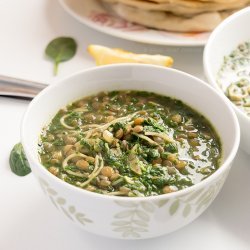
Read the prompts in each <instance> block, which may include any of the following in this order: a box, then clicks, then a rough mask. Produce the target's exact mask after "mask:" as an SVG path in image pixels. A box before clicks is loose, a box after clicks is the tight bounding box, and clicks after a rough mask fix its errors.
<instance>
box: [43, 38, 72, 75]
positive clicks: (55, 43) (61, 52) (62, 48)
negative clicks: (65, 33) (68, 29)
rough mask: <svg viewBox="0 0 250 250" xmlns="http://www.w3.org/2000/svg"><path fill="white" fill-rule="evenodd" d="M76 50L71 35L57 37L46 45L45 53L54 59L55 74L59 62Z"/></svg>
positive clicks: (65, 59) (68, 57)
mask: <svg viewBox="0 0 250 250" xmlns="http://www.w3.org/2000/svg"><path fill="white" fill-rule="evenodd" d="M76 50H77V44H76V42H75V40H74V39H73V38H71V37H58V38H55V39H53V40H52V41H51V42H50V43H49V44H48V45H47V47H46V49H45V54H46V55H47V56H48V57H49V58H50V59H52V60H53V61H54V74H55V75H57V72H58V65H59V63H61V62H65V61H68V60H70V59H71V58H72V57H73V56H74V55H75V53H76Z"/></svg>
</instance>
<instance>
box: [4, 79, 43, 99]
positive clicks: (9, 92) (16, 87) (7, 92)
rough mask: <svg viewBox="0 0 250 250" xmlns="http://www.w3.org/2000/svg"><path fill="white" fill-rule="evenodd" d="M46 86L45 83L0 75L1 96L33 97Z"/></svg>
mask: <svg viewBox="0 0 250 250" xmlns="http://www.w3.org/2000/svg"><path fill="white" fill-rule="evenodd" d="M46 86H47V85H46V84H45V83H40V82H34V81H29V80H24V79H18V78H14V77H9V76H2V75H0V96H9V97H21V98H28V99H32V98H34V97H35V96H36V95H37V94H38V93H39V92H40V91H41V90H43V89H44V88H45V87H46Z"/></svg>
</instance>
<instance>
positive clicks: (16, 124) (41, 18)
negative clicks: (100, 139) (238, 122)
mask: <svg viewBox="0 0 250 250" xmlns="http://www.w3.org/2000/svg"><path fill="white" fill-rule="evenodd" d="M62 35H67V36H72V37H74V38H75V39H76V40H77V42H78V52H77V55H76V56H75V57H74V58H73V60H71V61H69V62H67V63H63V64H61V65H60V67H59V76H57V77H54V76H53V75H52V69H53V65H52V63H51V62H50V61H48V60H47V59H46V58H45V57H44V48H45V46H46V45H47V43H48V42H49V41H50V40H51V39H53V38H55V37H57V36H62ZM91 43H95V44H102V45H107V46H110V47H121V48H124V49H127V50H130V51H134V52H143V53H161V54H166V55H171V56H173V57H174V59H175V65H174V67H175V68H177V69H181V70H183V71H186V72H188V73H191V74H193V75H196V76H198V77H200V78H203V79H204V76H203V69H202V50H203V49H202V48H177V47H163V46H152V45H145V44H139V43H134V42H128V41H124V40H121V39H118V38H113V37H111V36H108V35H104V34H101V33H98V32H96V31H93V30H91V29H89V28H87V27H85V26H84V25H82V24H80V23H78V22H77V21H76V20H74V19H73V18H72V17H70V16H69V15H68V14H67V13H65V12H64V11H63V10H62V8H61V7H60V6H59V4H58V3H57V1H55V0H22V1H21V0H0V74H3V75H10V76H14V77H20V78H26V79H30V80H35V81H41V82H47V83H48V84H51V83H53V82H54V81H57V80H58V79H59V78H61V77H64V76H67V75H69V74H71V73H73V72H76V71H79V70H82V69H85V68H89V67H93V66H94V62H93V60H92V59H91V58H90V56H89V55H88V54H87V52H86V48H87V45H88V44H91ZM27 105H28V101H24V100H14V99H10V98H4V97H0V249H1V250H33V249H34V250H40V249H41V250H42V249H43V250H45V249H46V250H52V249H53V250H54V249H55V250H57V249H60V250H66V249H74V250H78V249H94V250H95V249H102V250H105V249H111V250H112V249H119V250H120V249H121V250H123V249H129V250H133V249H136V250H140V249H143V250H151V249H153V250H158V249H159V250H160V249H164V250H172V249H192V250H196V249H197V250H198V249H199V250H200V249H202V250H206V249H207V250H211V249H219V250H224V249H225V250H247V249H250V181H249V180H250V156H247V155H246V154H245V153H244V152H242V151H239V153H238V155H237V157H236V160H235V163H234V166H233V169H232V171H231V173H230V175H229V178H228V179H227V181H226V183H225V185H224V187H223V189H222V191H221V193H220V194H219V196H218V197H217V198H216V200H215V201H214V203H213V204H212V205H211V206H210V207H209V209H208V210H207V211H206V212H205V213H203V214H202V215H201V216H200V217H199V218H198V219H197V220H196V221H194V222H193V223H191V224H190V225H188V226H186V227H185V228H183V229H181V230H179V231H177V232H174V233H172V234H170V235H167V236H163V237H160V238H156V239H150V240H139V241H121V240H113V239H108V238H103V237H99V236H96V235H92V234H89V233H86V232H85V231H82V230H81V229H79V228H78V227H76V226H75V225H73V224H72V223H71V222H68V221H67V220H65V219H64V218H63V217H62V216H61V215H60V214H59V213H57V211H56V209H55V208H54V207H53V206H52V205H51V204H50V202H49V200H47V198H46V197H45V196H44V194H43V193H42V191H41V189H40V187H39V186H38V184H37V182H36V180H35V178H34V177H33V175H32V174H30V175H28V176H26V177H18V176H15V175H14V174H12V172H11V171H10V169H9V165H8V157H9V152H10V150H11V148H12V147H13V145H14V144H15V143H16V142H18V141H19V140H20V136H19V133H20V123H21V118H22V116H23V113H24V112H25V110H26V108H27ZM225 126H226V124H225ZM103 216H105V211H104V212H103Z"/></svg>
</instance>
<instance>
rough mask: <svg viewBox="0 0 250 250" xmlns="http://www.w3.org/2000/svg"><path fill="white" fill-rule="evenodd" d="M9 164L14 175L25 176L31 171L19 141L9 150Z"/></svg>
mask: <svg viewBox="0 0 250 250" xmlns="http://www.w3.org/2000/svg"><path fill="white" fill-rule="evenodd" d="M9 164H10V168H11V171H12V172H13V173H14V174H16V175H19V176H25V175H27V174H29V173H30V172H31V169H30V166H29V163H28V160H27V158H26V155H25V153H24V150H23V146H22V144H21V143H18V144H16V145H15V146H14V147H13V149H12V150H11V152H10V158H9Z"/></svg>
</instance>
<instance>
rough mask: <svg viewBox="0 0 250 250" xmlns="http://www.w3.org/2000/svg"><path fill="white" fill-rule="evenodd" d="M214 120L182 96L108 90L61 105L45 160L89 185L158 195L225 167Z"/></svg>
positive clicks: (44, 141)
mask: <svg viewBox="0 0 250 250" xmlns="http://www.w3.org/2000/svg"><path fill="white" fill-rule="evenodd" d="M221 151H222V150H221V144H220V140H219V137H218V136H217V134H216V132H215V130H214V128H213V127H212V125H211V124H210V122H209V121H208V120H207V119H206V118H205V117H203V116H202V115H201V114H199V113H197V112H196V111H195V110H193V109H192V108H190V107H188V106H187V105H185V104H184V103H182V102H181V101H179V100H176V99H172V98H170V97H166V96H161V95H158V94H154V93H150V92H142V91H112V92H102V93H99V94H98V95H95V96H89V97H85V98H83V99H81V100H78V101H76V102H73V103H71V104H69V105H68V106H67V107H65V108H63V109H61V110H60V111H59V112H58V113H57V114H56V116H55V117H54V118H53V120H52V121H51V123H50V124H49V125H48V126H47V127H45V128H44V129H43V131H42V133H41V137H40V141H39V155H40V160H41V163H42V164H43V165H44V166H45V168H46V169H48V171H49V172H51V173H52V174H53V175H55V176H57V177H58V178H60V179H62V180H63V181H65V182H68V183H70V184H72V185H75V186H77V187H79V188H82V189H86V190H88V191H92V192H96V193H100V194H106V195H116V196H129V197H135V196H153V195H160V194H166V193H170V192H175V191H178V190H181V189H184V188H187V187H189V186H192V185H194V184H196V183H198V182H200V181H202V180H203V179H205V178H207V177H208V176H210V175H211V174H213V173H214V172H215V171H216V170H217V169H218V168H219V166H220V160H221V154H222V153H221Z"/></svg>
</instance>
